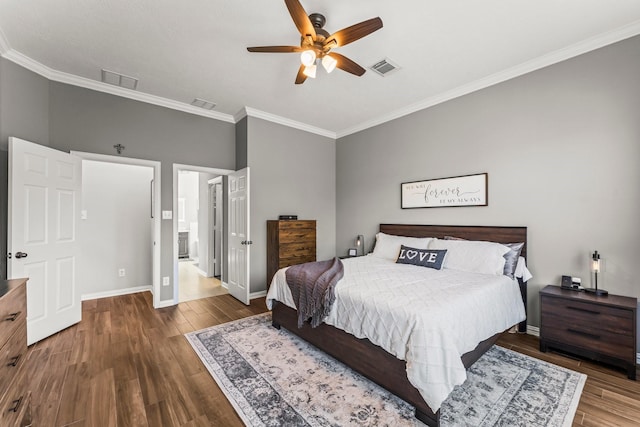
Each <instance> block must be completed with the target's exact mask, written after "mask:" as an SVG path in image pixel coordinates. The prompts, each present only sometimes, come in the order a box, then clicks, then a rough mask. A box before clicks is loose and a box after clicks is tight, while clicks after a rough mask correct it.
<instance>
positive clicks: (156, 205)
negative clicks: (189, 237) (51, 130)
mask: <svg viewBox="0 0 640 427" xmlns="http://www.w3.org/2000/svg"><path fill="white" fill-rule="evenodd" d="M71 154H73V155H75V156H78V157H80V158H81V159H83V160H94V161H96V162H105V163H119V164H123V165H134V166H146V167H150V168H152V169H153V206H152V209H153V239H154V241H153V268H152V271H153V285H152V286H153V307H154V308H159V307H163V306H164V304H163V301H160V251H161V248H162V244H161V228H160V226H161V220H162V218H161V216H162V215H161V210H160V177H161V175H160V166H161V163H160V162H157V161H155V160H144V159H134V158H132V157H121V156H111V155H108V154H96V153H87V152H83V151H71Z"/></svg>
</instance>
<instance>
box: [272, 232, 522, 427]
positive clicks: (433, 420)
mask: <svg viewBox="0 0 640 427" xmlns="http://www.w3.org/2000/svg"><path fill="white" fill-rule="evenodd" d="M380 232H381V233H384V234H387V235H395V236H409V237H418V238H423V237H433V238H438V239H444V238H445V237H455V238H459V239H466V240H474V241H490V242H497V243H514V242H522V243H524V245H523V247H522V249H521V252H520V256H521V257H523V258H525V259H526V241H527V240H526V238H527V229H526V227H488V226H438V225H399V224H382V225H380ZM359 258H360V259H354V260H344V263H345V277H346V276H347V275H348V274H347V273H348V272H349V271H352V270H353V271H355V270H358V269H360V270H362V271H365V270H367V271H368V270H375V269H376V268H381V269H383V271H387V270H385V269H387V268H389V269H391V268H393V267H392V266H391V265H390V264H392V263H391V262H390V263H388V264H387V265H385V264H382V265H381V266H380V267H376V265H377V264H368V263H370V262H371V261H372V260H369V259H367V258H368V257H359ZM411 268H414V267H413V266H411ZM417 268H418V269H420V267H417ZM414 269H415V268H414ZM427 270H428V269H427ZM389 271H392V270H389ZM407 271H411V270H410V269H407ZM434 274H435V273H434ZM349 275H350V276H351V274H349ZM282 276H283V273H282V272H280V277H282ZM277 277H278V275H277V276H276V278H277ZM276 278H274V283H275V282H276ZM280 280H281V279H280ZM362 280H363V281H364V280H366V279H362ZM408 280H411V276H410V274H409V278H408ZM491 280H492V283H493V282H496V283H495V284H492V286H506V285H505V283H506V282H508V283H510V284H511V286H512V288H513V287H515V289H516V290H513V289H510V292H511V293H513V292H515V293H516V295H515V298H518V297H520V298H521V300H522V301H523V303H524V304H523V307H522V308H520V310H521V311H522V312H523V314H520V315H518V316H525V314H524V310H525V309H524V308H525V307H526V285H525V283H524V282H523V281H519V283H518V285H515V284H514V283H513V280H511V279H508V280H506V282H505V280H499V279H496V280H493V279H491ZM421 289H422V288H421ZM469 289H470V290H471V289H473V287H471V286H470V287H469ZM496 289H497V288H496ZM517 294H519V295H517ZM495 295H496V298H495V299H500V298H501V294H498V293H497V292H496V293H495ZM483 298H485V300H486V298H490V299H493V298H492V297H491V295H490V296H489V297H486V296H484V297H483ZM511 298H512V300H511V301H513V298H514V295H512V296H511ZM267 299H268V305H271V306H272V312H273V313H272V314H273V326H274V327H276V328H280V327H285V328H286V329H287V330H289V331H290V332H292V333H294V334H295V335H298V336H299V337H301V338H303V339H305V340H306V341H308V342H310V343H311V344H313V345H315V346H316V347H318V348H320V349H321V350H323V351H325V352H326V353H328V354H330V355H331V356H333V357H335V358H336V359H338V360H340V361H342V362H343V363H345V364H346V365H348V366H349V367H351V368H352V369H354V370H355V371H357V372H359V373H361V374H362V375H364V376H366V377H367V378H369V379H371V380H372V381H374V382H376V383H377V384H379V385H381V386H382V387H384V388H386V389H387V390H389V391H390V392H392V393H394V394H395V395H397V396H398V397H400V398H402V399H403V400H405V401H407V402H409V403H410V404H412V405H413V406H414V407H415V415H416V417H417V418H418V419H419V420H421V421H422V422H424V423H426V424H427V425H430V426H437V425H438V424H439V410H436V411H433V410H432V409H431V407H430V405H429V404H427V402H426V400H427V401H430V402H436V404H433V403H432V406H433V407H439V403H441V402H440V399H438V397H437V396H436V397H432V396H431V395H430V392H431V390H430V389H428V388H425V387H421V388H420V391H419V390H418V388H416V387H414V386H413V385H412V383H411V382H410V380H409V378H408V375H409V377H411V378H412V379H413V380H414V383H417V382H416V378H415V373H413V372H415V371H416V369H415V365H416V364H417V363H416V359H417V360H420V361H421V362H422V361H423V360H426V361H427V362H428V357H424V355H425V354H426V355H429V354H431V353H433V355H434V356H433V357H438V356H437V354H438V350H437V349H436V350H429V352H430V353H423V354H422V355H421V356H420V358H417V357H416V356H412V357H413V359H411V358H410V357H408V358H407V360H414V362H413V363H411V364H409V368H410V369H409V371H408V370H407V367H408V365H407V363H406V362H405V361H404V360H402V359H404V357H403V356H404V354H399V353H403V351H404V350H403V349H402V345H396V347H395V348H394V347H393V345H386V344H381V343H380V340H381V338H380V337H378V336H374V335H375V334H374V335H367V334H366V333H363V332H362V331H359V330H353V331H352V332H353V333H355V334H356V335H357V336H355V335H352V334H350V333H347V332H345V331H344V330H342V329H340V328H337V327H335V326H332V325H331V324H330V323H334V324H336V321H335V319H334V317H335V315H334V314H335V312H336V311H337V310H338V308H336V309H335V310H332V314H330V316H329V317H328V318H327V320H326V323H322V324H321V325H320V326H318V327H317V328H311V326H310V325H309V324H307V323H305V324H304V325H303V327H301V328H298V326H297V323H298V316H297V312H296V310H295V309H294V308H292V307H295V305H292V304H291V301H287V298H286V297H284V296H283V292H280V293H279V292H278V291H277V290H276V288H273V287H272V288H271V289H270V290H269V294H268V296H267ZM338 301H339V300H338ZM338 301H337V302H336V305H338V306H339V305H340V304H339V303H338ZM485 302H488V300H487V301H485ZM467 303H468V301H467ZM518 303H519V302H518ZM483 304H484V302H483ZM343 310H345V309H344V308H343ZM474 311H476V310H475V309H474ZM477 315H478V316H480V318H481V317H483V316H485V315H487V316H489V315H490V313H481V312H479V313H478V314H477ZM513 316H516V314H513V315H512V317H511V318H514V317H513ZM521 319H522V317H519V318H518V320H521ZM356 323H357V322H356ZM392 323H393V322H387V324H392ZM436 323H437V322H433V325H434V328H435V324H436ZM477 323H478V324H480V323H482V322H477ZM513 323H516V322H513ZM513 323H512V324H513ZM380 325H384V322H381V323H380ZM341 326H342V325H341ZM428 326H429V325H428ZM480 326H482V325H480ZM510 326H511V325H506V324H505V325H504V329H508V328H509V327H510ZM429 327H430V326H429ZM491 327H493V328H496V326H491ZM343 328H344V329H347V330H350V329H351V326H347V327H344V326H343ZM438 328H441V326H438ZM488 328H489V327H487V328H485V330H484V332H478V333H484V334H485V335H486V330H488ZM356 329H357V325H356ZM480 329H482V328H480ZM504 329H503V328H498V329H497V330H495V333H493V332H492V334H493V335H491V336H487V337H486V338H484V336H483V335H478V333H475V336H482V337H483V338H482V339H478V340H477V341H473V345H475V347H473V346H471V347H469V343H466V344H465V345H466V346H467V347H468V349H469V350H468V351H465V352H464V354H462V355H461V356H460V355H458V356H459V359H458V360H457V363H460V361H461V367H462V369H464V368H468V367H469V366H471V365H472V364H473V363H474V362H475V361H476V360H477V359H478V358H480V356H481V355H482V354H484V352H486V351H487V350H488V349H489V348H490V347H491V346H492V345H493V344H494V343H495V341H496V340H497V338H498V336H499V335H500V333H501V332H502V331H503V330H504ZM402 330H403V331H404V330H405V329H402ZM518 330H519V331H520V332H524V331H526V318H525V320H522V321H521V322H520V323H519V325H518ZM472 332H473V331H472ZM465 333H466V332H465ZM440 335H442V336H446V335H445V334H440ZM471 335H474V333H471ZM358 336H361V338H358ZM368 338H370V339H371V340H372V341H373V342H372V341H371V340H370V339H368ZM391 341H393V339H391ZM374 342H375V343H376V344H380V345H382V346H383V347H386V348H388V349H389V351H390V352H388V351H385V350H384V349H383V348H382V347H381V346H379V345H376V344H374ZM476 344H477V345H476ZM420 346H422V347H424V345H422V344H420ZM467 347H465V348H467ZM411 349H412V347H411V346H408V347H407V350H406V351H407V353H409V352H411ZM391 353H395V354H391ZM416 354H417V353H416ZM427 362H425V363H427ZM381 367H384V368H381ZM407 372H409V374H407ZM436 384H437V383H436ZM418 387H420V386H418ZM434 387H435V388H437V386H434ZM434 393H436V391H434ZM438 393H439V394H440V395H441V394H442V393H443V391H442V390H437V393H436V394H438ZM423 396H427V398H426V400H425V397H423ZM434 399H435V400H434Z"/></svg>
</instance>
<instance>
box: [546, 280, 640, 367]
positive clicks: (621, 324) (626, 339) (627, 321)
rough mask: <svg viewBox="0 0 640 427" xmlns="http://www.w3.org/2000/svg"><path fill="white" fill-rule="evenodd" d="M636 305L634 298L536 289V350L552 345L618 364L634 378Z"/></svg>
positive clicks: (559, 348) (547, 288) (552, 288)
mask: <svg viewBox="0 0 640 427" xmlns="http://www.w3.org/2000/svg"><path fill="white" fill-rule="evenodd" d="M637 305H638V300H637V299H636V298H630V297H624V296H619V295H608V296H598V295H595V294H590V293H585V292H574V291H570V290H565V289H562V288H561V287H559V286H551V285H549V286H546V287H545V288H544V289H542V290H541V291H540V351H542V352H546V351H547V350H548V349H549V348H555V349H558V350H561V351H566V352H568V353H572V354H575V355H577V356H582V357H586V358H589V359H593V360H596V361H600V362H605V363H608V364H610V365H614V366H619V367H622V368H624V369H625V370H626V371H627V376H628V377H629V379H632V380H635V379H636V311H637Z"/></svg>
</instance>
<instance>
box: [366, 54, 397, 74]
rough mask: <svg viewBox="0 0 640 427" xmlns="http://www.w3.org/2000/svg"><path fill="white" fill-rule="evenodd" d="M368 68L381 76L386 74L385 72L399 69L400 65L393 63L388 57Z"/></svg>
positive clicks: (388, 72)
mask: <svg viewBox="0 0 640 427" xmlns="http://www.w3.org/2000/svg"><path fill="white" fill-rule="evenodd" d="M369 68H371V69H372V70H373V71H375V72H376V73H378V74H380V75H381V76H386V75H387V74H390V73H393V72H394V71H396V70H399V69H400V67H399V66H398V65H397V64H394V63H393V62H391V60H389V59H388V58H385V59H383V60H382V61H378V62H376V63H375V64H373V65H372V66H371V67H369Z"/></svg>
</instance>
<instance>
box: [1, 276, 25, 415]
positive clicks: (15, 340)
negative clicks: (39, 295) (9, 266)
mask: <svg viewBox="0 0 640 427" xmlns="http://www.w3.org/2000/svg"><path fill="white" fill-rule="evenodd" d="M26 283H27V279H12V280H0V385H1V388H0V411H1V412H0V425H1V426H21V427H23V426H29V425H31V392H30V391H28V390H27V386H28V384H29V381H28V378H27V375H28V372H27V369H26V368H27V367H26V362H27V285H26Z"/></svg>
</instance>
